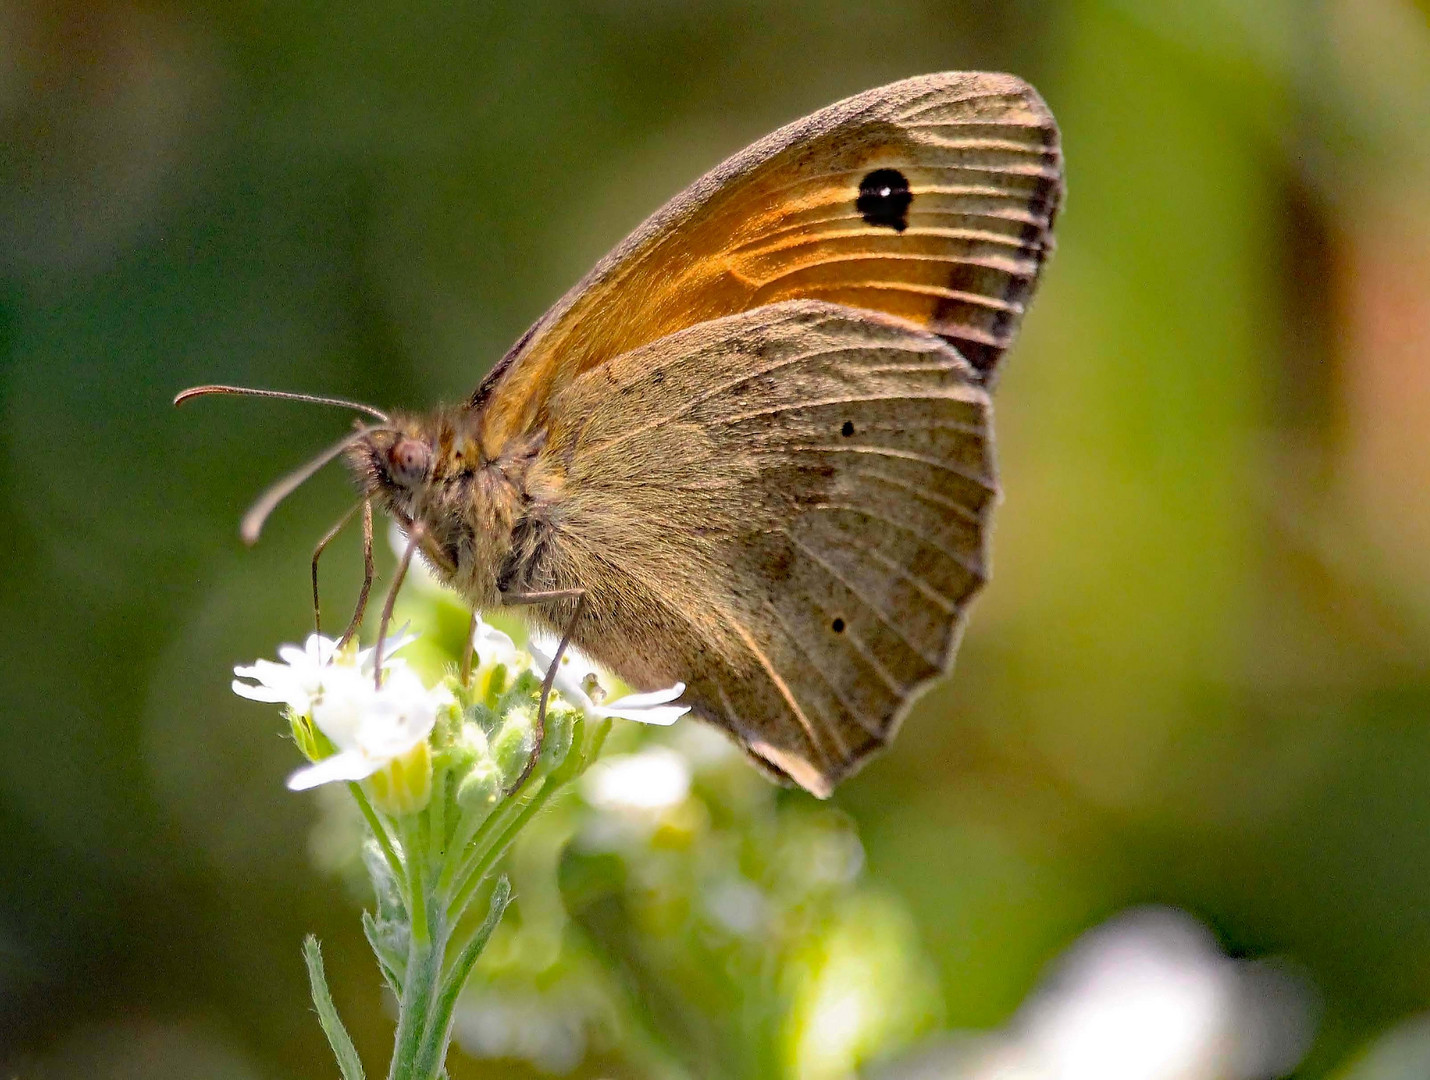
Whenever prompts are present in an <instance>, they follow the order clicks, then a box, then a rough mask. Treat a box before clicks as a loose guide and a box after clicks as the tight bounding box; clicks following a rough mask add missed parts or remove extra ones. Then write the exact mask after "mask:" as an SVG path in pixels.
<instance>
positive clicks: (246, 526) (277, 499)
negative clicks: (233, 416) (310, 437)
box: [238, 427, 391, 547]
mask: <svg viewBox="0 0 1430 1080" xmlns="http://www.w3.org/2000/svg"><path fill="white" fill-rule="evenodd" d="M389 430H391V429H390V428H377V427H370V428H359V429H358V430H357V431H355V432H354V433H353V434H351V435H348V436H346V437H345V438H343V439H342V441H340V442H337V443H334V444H333V445H332V446H330V447H328V448H327V449H326V450H324V451H323V452H322V453H321V454H318V455H317V456H316V457H314V458H311V459H310V460H308V461H307V462H305V463H304V464H302V465H300V466H298V468H296V469H294V470H293V471H292V472H290V473H289V474H288V475H287V476H284V477H282V478H281V479H279V480H278V481H277V482H276V483H274V484H273V485H272V486H271V487H270V488H269V489H268V490H267V491H265V492H264V493H263V494H262V495H260V496H259V497H258V499H257V500H256V501H255V502H254V504H253V505H252V506H251V507H249V510H248V513H246V514H244V515H243V521H242V522H241V523H240V524H239V527H238V535H239V536H241V537H243V542H244V543H245V544H247V545H249V546H250V547H252V546H253V545H254V544H256V543H258V534H259V533H260V532H262V531H263V523H264V522H265V521H267V520H268V515H269V514H271V513H273V510H274V508H275V507H277V505H278V504H279V503H281V502H282V501H283V500H284V499H286V498H287V497H288V496H289V495H291V494H292V493H293V491H294V490H295V489H297V488H298V487H299V486H300V485H301V484H302V483H303V481H305V480H307V479H308V478H309V477H310V476H312V475H313V474H314V473H315V472H317V471H318V470H319V469H321V468H322V467H323V466H324V465H326V464H327V463H328V462H330V461H332V460H333V459H334V458H337V457H339V456H340V455H341V454H342V453H343V451H345V450H347V449H348V448H349V447H351V446H356V445H357V444H358V443H360V442H362V441H363V440H364V439H366V438H367V437H368V436H369V435H371V434H372V433H373V432H375V431H389Z"/></svg>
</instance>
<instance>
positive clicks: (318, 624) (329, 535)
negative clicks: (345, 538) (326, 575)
mask: <svg viewBox="0 0 1430 1080" xmlns="http://www.w3.org/2000/svg"><path fill="white" fill-rule="evenodd" d="M361 505H362V503H353V505H352V506H350V507H349V508H348V509H347V510H346V511H345V512H344V513H343V516H342V517H340V518H338V520H337V524H335V525H334V526H333V527H332V528H331V529H329V530H328V531H327V532H325V533H324V534H323V538H322V539H321V540H319V541H318V546H317V547H315V548H314V549H313V632H314V633H315V634H321V633H322V632H323V615H322V612H321V611H320V610H319V607H318V560H319V559H320V558H322V556H323V552H324V551H326V550H327V548H328V545H329V544H331V543H332V542H333V540H334V539H335V538H336V537H337V535H338V533H340V532H342V531H343V530H344V529H345V528H347V524H348V522H349V521H351V520H352V519H353V515H354V514H356V513H357V512H358V508H359V507H360V506H361Z"/></svg>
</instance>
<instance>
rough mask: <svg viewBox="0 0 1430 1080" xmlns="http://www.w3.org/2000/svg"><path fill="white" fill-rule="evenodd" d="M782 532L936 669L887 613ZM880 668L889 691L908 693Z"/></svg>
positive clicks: (905, 645) (805, 547) (900, 695)
mask: <svg viewBox="0 0 1430 1080" xmlns="http://www.w3.org/2000/svg"><path fill="white" fill-rule="evenodd" d="M783 531H784V534H785V535H786V536H788V537H789V540H790V543H792V544H793V545H794V546H795V547H797V548H799V550H800V551H802V552H804V554H805V556H806V557H807V558H809V559H812V560H813V561H814V562H815V564H816V565H818V566H819V567H820V569H822V570H823V571H824V572H825V573H826V574H828V575H829V576H830V577H831V578H833V579H834V580H835V581H837V582H839V584H841V585H843V586H844V587H845V588H846V589H848V590H849V591H850V592H851V593H853V594H854V595H855V596H857V597H858V598H859V599H860V600H862V601H864V603H865V604H867V605H869V610H871V611H872V612H873V613H874V614H875V615H877V616H878V617H879V621H880V622H881V623H883V624H884V625H885V626H887V627H888V628H889V629H890V630H892V631H893V632H894V636H895V637H896V638H898V639H899V640H900V641H902V642H903V643H904V647H905V648H907V649H908V650H909V652H911V653H913V654H914V655H915V656H917V657H918V658H919V659H920V660H922V661H923V662H924V663H926V664H928V665H929V666H931V667H934V668H937V667H938V664H937V663H935V662H934V661H933V660H930V659H929V658H928V657H927V656H925V655H924V653H923V650H922V649H920V648H918V646H916V645H915V644H914V643H913V642H912V641H910V640H909V639H908V638H906V637H905V636H904V633H903V631H902V630H900V629H899V626H898V624H897V623H896V622H895V621H894V619H893V618H892V617H891V616H890V615H889V613H888V612H886V611H884V610H883V609H882V608H881V607H879V605H877V604H875V603H874V601H873V600H871V599H870V598H869V597H867V596H865V595H864V593H862V592H861V591H860V590H859V589H857V588H855V587H854V586H853V585H851V584H850V583H849V582H848V580H846V579H845V577H844V575H843V574H841V573H840V572H839V571H838V570H836V569H835V568H834V567H832V566H830V565H829V563H827V562H826V561H825V560H824V557H823V556H822V555H820V554H819V553H818V552H816V551H815V550H814V549H813V548H811V547H809V546H808V545H807V544H804V543H802V542H801V541H800V540H799V539H798V538H797V537H795V536H794V535H793V534H792V533H790V532H789V531H788V530H783ZM820 610H821V611H823V610H824V608H823V607H820ZM880 667H881V671H880V674H881V675H882V676H883V677H884V680H885V681H886V682H888V684H889V689H891V690H893V691H894V692H895V693H896V694H897V695H898V696H899V697H903V696H904V695H905V694H907V693H908V687H901V686H899V685H898V684H897V683H896V682H893V681H891V680H892V676H891V674H890V673H889V672H887V671H883V670H882V665H880Z"/></svg>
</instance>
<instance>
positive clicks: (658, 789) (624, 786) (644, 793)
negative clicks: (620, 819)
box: [581, 746, 690, 813]
mask: <svg viewBox="0 0 1430 1080" xmlns="http://www.w3.org/2000/svg"><path fill="white" fill-rule="evenodd" d="M689 794H690V765H689V764H688V763H687V762H686V760H685V758H683V757H681V756H680V755H679V754H677V753H676V752H675V751H674V750H670V749H667V748H666V747H664V746H648V747H646V748H645V749H643V750H638V751H636V752H635V753H634V754H612V755H610V756H609V757H606V758H603V759H602V760H600V761H598V762H596V764H594V765H592V766H591V768H590V769H589V770H588V771H587V772H586V775H585V776H583V777H582V778H581V795H582V797H584V798H585V800H586V802H587V803H589V804H590V805H591V806H594V807H595V808H596V809H598V810H618V811H635V812H637V813H651V812H658V811H661V810H669V809H670V808H671V807H674V806H679V805H680V804H681V803H683V802H684V801H685V797H686V796H687V795H689Z"/></svg>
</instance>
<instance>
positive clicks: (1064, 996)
mask: <svg viewBox="0 0 1430 1080" xmlns="http://www.w3.org/2000/svg"><path fill="white" fill-rule="evenodd" d="M1310 1005H1311V1001H1310V994H1309V992H1308V990H1307V989H1306V988H1305V987H1304V986H1303V985H1301V984H1300V983H1299V982H1297V981H1296V980H1294V979H1292V978H1291V977H1290V976H1289V975H1286V974H1284V973H1281V972H1278V971H1276V970H1275V969H1273V968H1271V967H1268V966H1267V965H1264V964H1258V963H1255V962H1248V961H1240V960H1233V959H1231V958H1230V957H1227V956H1225V955H1224V954H1223V953H1222V952H1221V950H1220V949H1218V948H1217V944H1216V941H1215V940H1214V939H1213V938H1212V935H1211V934H1210V933H1209V932H1208V931H1207V930H1206V928H1205V927H1203V926H1202V925H1201V924H1200V923H1198V922H1196V921H1195V920H1194V919H1192V918H1191V917H1190V916H1187V915H1185V914H1183V913H1182V912H1180V911H1175V910H1172V909H1162V908H1147V909H1141V910H1136V911H1132V912H1129V913H1127V914H1125V915H1122V916H1120V917H1119V918H1117V919H1114V920H1113V921H1111V922H1109V923H1107V924H1106V925H1104V926H1100V927H1098V928H1097V929H1095V930H1092V931H1090V932H1089V933H1088V934H1086V935H1084V936H1083V937H1082V938H1081V939H1080V940H1079V941H1078V942H1076V943H1075V944H1074V945H1073V946H1072V948H1071V949H1069V950H1068V952H1067V954H1066V955H1064V956H1063V957H1062V958H1061V959H1060V960H1059V961H1058V963H1057V965H1056V967H1055V968H1054V970H1053V972H1052V974H1051V976H1049V977H1048V978H1047V979H1046V980H1045V981H1044V985H1043V988H1042V989H1040V990H1039V991H1037V992H1036V993H1035V994H1034V995H1033V997H1032V998H1030V999H1029V1000H1028V1002H1026V1003H1025V1004H1024V1005H1023V1007H1022V1008H1021V1009H1020V1010H1019V1012H1018V1014H1017V1016H1015V1017H1014V1019H1013V1021H1012V1023H1011V1024H1009V1026H1008V1028H1007V1029H1005V1030H1004V1031H1002V1032H1000V1033H998V1034H996V1035H994V1036H991V1037H990V1038H988V1039H986V1040H981V1041H980V1042H978V1043H977V1044H975V1045H971V1046H970V1045H965V1046H964V1047H963V1048H962V1050H961V1052H960V1051H957V1050H955V1051H950V1050H947V1049H945V1050H941V1051H938V1052H936V1053H934V1054H932V1055H929V1056H927V1057H926V1058H925V1059H924V1060H923V1061H922V1062H918V1063H909V1064H906V1065H905V1066H903V1067H900V1068H897V1069H895V1070H892V1071H890V1072H888V1073H886V1074H881V1075H882V1076H883V1078H884V1080H926V1078H927V1080H933V1078H935V1077H937V1078H938V1080H1270V1078H1272V1077H1278V1076H1284V1075H1285V1074H1287V1073H1289V1072H1290V1071H1291V1070H1292V1069H1294V1068H1295V1066H1296V1063H1297V1062H1298V1061H1299V1060H1300V1059H1301V1057H1302V1055H1304V1054H1305V1052H1306V1049H1307V1047H1308V1046H1309V1044H1310V1037H1311V1032H1312V1022H1311V1008H1310Z"/></svg>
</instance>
